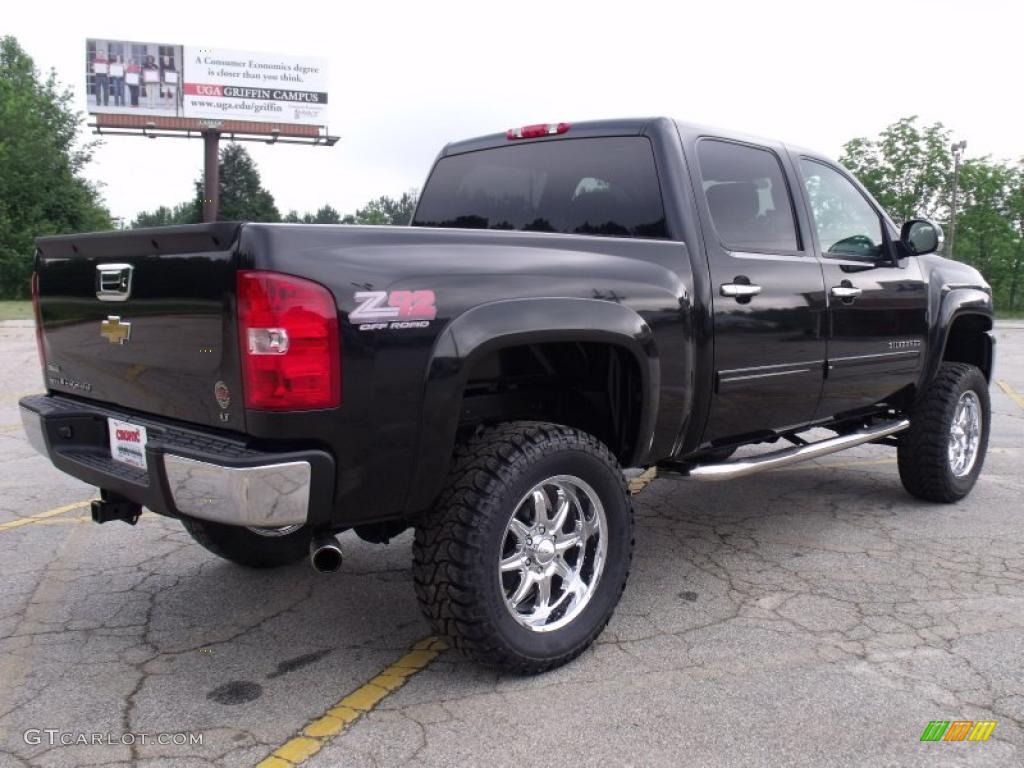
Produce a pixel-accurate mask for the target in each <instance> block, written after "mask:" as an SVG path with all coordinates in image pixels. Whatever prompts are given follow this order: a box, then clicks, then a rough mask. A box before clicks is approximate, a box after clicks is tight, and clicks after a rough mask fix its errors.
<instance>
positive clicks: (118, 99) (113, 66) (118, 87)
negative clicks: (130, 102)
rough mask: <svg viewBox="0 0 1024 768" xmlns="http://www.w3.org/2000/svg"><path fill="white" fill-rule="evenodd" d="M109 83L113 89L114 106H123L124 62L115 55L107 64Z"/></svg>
mask: <svg viewBox="0 0 1024 768" xmlns="http://www.w3.org/2000/svg"><path fill="white" fill-rule="evenodd" d="M109 73H110V85H111V87H112V88H113V91H114V106H115V107H123V106H124V62H123V61H121V57H120V56H119V55H115V56H114V57H113V59H111V61H110V64H109Z"/></svg>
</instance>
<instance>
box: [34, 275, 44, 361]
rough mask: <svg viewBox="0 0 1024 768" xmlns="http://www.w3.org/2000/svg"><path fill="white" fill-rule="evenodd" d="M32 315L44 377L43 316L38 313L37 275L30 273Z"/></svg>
mask: <svg viewBox="0 0 1024 768" xmlns="http://www.w3.org/2000/svg"><path fill="white" fill-rule="evenodd" d="M32 314H33V315H34V316H35V319H36V349H38V350H39V365H40V366H41V367H42V369H43V375H44V376H45V375H46V353H45V352H44V351H43V316H42V314H41V313H40V311H39V273H38V272H33V273H32Z"/></svg>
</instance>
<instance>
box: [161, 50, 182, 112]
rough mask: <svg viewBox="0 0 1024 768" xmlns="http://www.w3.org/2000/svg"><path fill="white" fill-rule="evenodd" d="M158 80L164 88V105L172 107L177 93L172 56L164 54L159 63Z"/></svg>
mask: <svg viewBox="0 0 1024 768" xmlns="http://www.w3.org/2000/svg"><path fill="white" fill-rule="evenodd" d="M160 81H161V82H162V83H163V89H164V106H165V107H166V108H167V109H174V105H175V101H176V100H177V95H178V70H177V69H175V67H174V57H173V56H164V57H163V61H162V63H161V65H160Z"/></svg>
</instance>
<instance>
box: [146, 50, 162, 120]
mask: <svg viewBox="0 0 1024 768" xmlns="http://www.w3.org/2000/svg"><path fill="white" fill-rule="evenodd" d="M142 87H143V88H145V89H146V107H147V108H148V109H156V99H157V95H158V92H159V90H160V67H158V66H157V65H156V59H154V58H153V55H152V54H150V55H149V56H147V57H146V61H145V63H143V65H142Z"/></svg>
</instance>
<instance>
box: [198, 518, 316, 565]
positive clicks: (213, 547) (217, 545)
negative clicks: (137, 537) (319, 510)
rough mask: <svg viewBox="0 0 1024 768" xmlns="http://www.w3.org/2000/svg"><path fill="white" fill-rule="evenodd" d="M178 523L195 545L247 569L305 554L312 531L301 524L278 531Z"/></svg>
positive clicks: (286, 561)
mask: <svg viewBox="0 0 1024 768" xmlns="http://www.w3.org/2000/svg"><path fill="white" fill-rule="evenodd" d="M181 524H182V525H183V526H185V530H186V531H188V532H189V534H190V535H191V536H192V538H193V539H195V540H196V542H197V543H198V544H199V545H200V546H202V547H204V548H205V549H207V550H209V551H210V552H212V553H213V554H215V555H217V557H222V558H224V559H225V560H230V561H231V562H233V563H238V564H239V565H244V566H247V567H249V568H276V567H278V566H281V565H289V564H291V563H295V562H298V561H299V560H301V559H302V558H304V557H307V556H308V555H309V542H310V539H311V538H312V532H311V531H310V529H309V528H307V527H305V526H302V525H286V526H284V527H281V528H242V527H239V526H235V525H224V524H222V523H214V522H210V521H209V520H198V519H196V518H194V517H183V518H181Z"/></svg>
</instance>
